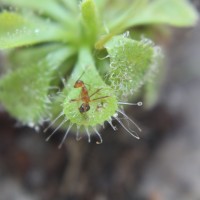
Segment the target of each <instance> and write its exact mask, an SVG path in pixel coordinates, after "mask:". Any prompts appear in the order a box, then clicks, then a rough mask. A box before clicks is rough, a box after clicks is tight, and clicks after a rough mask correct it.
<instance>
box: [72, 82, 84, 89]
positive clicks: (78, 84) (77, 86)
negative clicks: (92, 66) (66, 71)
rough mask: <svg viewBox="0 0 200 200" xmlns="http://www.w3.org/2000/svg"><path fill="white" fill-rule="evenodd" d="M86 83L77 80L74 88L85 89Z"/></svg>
mask: <svg viewBox="0 0 200 200" xmlns="http://www.w3.org/2000/svg"><path fill="white" fill-rule="evenodd" d="M83 86H84V83H83V81H81V80H77V81H76V82H75V84H74V88H79V87H83Z"/></svg>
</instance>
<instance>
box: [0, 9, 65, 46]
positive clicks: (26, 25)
mask: <svg viewBox="0 0 200 200" xmlns="http://www.w3.org/2000/svg"><path fill="white" fill-rule="evenodd" d="M63 35H64V33H63V31H62V30H61V29H60V27H59V26H57V25H55V24H53V23H50V22H41V21H38V20H36V19H35V20H34V21H33V20H29V19H27V18H24V17H23V16H22V15H20V14H17V13H12V12H3V13H1V14H0V49H5V48H13V47H19V46H24V45H30V44H35V43H39V42H47V41H58V40H60V38H61V37H62V36H63Z"/></svg>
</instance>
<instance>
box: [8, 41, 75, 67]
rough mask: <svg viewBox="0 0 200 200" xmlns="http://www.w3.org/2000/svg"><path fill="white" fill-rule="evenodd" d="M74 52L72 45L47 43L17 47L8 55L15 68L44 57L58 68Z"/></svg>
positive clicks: (50, 64)
mask: <svg viewBox="0 0 200 200" xmlns="http://www.w3.org/2000/svg"><path fill="white" fill-rule="evenodd" d="M73 53H74V50H73V49H72V48H70V47H66V46H63V45H61V44H46V45H44V46H39V47H29V48H21V49H16V50H13V51H11V52H9V53H8V55H7V56H8V61H9V63H10V64H11V69H13V70H15V69H18V68H23V67H30V60H31V62H32V63H39V62H40V61H42V60H44V59H45V60H46V62H47V63H48V65H49V66H51V67H52V69H58V67H59V65H60V64H62V63H63V62H64V61H65V60H66V59H67V58H69V57H70V56H71V55H72V54H73Z"/></svg>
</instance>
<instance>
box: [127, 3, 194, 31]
mask: <svg viewBox="0 0 200 200" xmlns="http://www.w3.org/2000/svg"><path fill="white" fill-rule="evenodd" d="M197 20H198V13H197V11H196V10H195V9H194V7H193V6H192V5H191V3H189V2H188V1H187V0H154V1H151V2H149V4H148V5H146V6H145V7H144V9H143V10H142V11H141V12H139V13H137V15H134V17H131V16H130V17H129V19H128V20H127V19H126V21H124V23H125V24H124V26H126V28H128V27H131V26H136V25H146V24H168V25H172V26H180V27H182V26H192V25H195V24H196V22H197Z"/></svg>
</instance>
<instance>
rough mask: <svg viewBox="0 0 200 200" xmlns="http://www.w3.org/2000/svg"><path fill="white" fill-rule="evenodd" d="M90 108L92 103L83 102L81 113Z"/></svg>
mask: <svg viewBox="0 0 200 200" xmlns="http://www.w3.org/2000/svg"><path fill="white" fill-rule="evenodd" d="M88 110H90V105H89V104H88V103H83V104H81V106H80V108H79V111H80V113H84V112H87V111H88Z"/></svg>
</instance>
